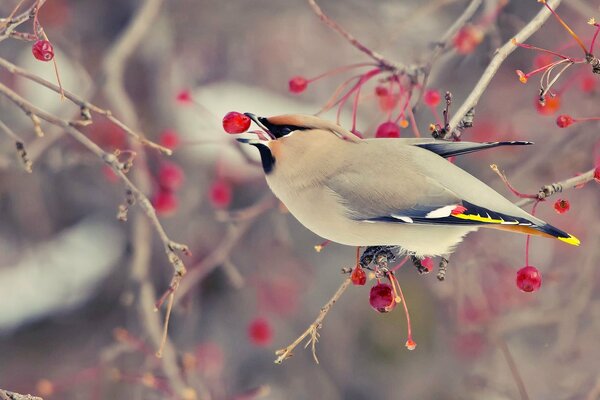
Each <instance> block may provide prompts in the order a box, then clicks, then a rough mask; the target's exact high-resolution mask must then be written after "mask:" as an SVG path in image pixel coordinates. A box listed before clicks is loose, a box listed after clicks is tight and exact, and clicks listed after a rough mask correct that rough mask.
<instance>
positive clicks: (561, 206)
mask: <svg viewBox="0 0 600 400" xmlns="http://www.w3.org/2000/svg"><path fill="white" fill-rule="evenodd" d="M570 208H571V204H569V201H568V200H563V199H558V200H556V203H554V210H555V211H556V212H557V213H559V214H564V213H566V212H567V211H569V209H570Z"/></svg>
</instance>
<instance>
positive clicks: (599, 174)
mask: <svg viewBox="0 0 600 400" xmlns="http://www.w3.org/2000/svg"><path fill="white" fill-rule="evenodd" d="M594 179H595V180H596V182H598V183H600V167H596V169H594Z"/></svg>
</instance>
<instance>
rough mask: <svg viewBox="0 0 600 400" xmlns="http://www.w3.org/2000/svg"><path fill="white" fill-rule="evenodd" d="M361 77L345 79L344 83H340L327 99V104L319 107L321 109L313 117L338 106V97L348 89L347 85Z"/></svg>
mask: <svg viewBox="0 0 600 400" xmlns="http://www.w3.org/2000/svg"><path fill="white" fill-rule="evenodd" d="M360 77H361V75H355V76H353V77H351V78H348V79H346V80H345V81H344V82H342V83H341V84H340V85H339V86H338V87H337V88H336V89H335V91H334V92H333V94H332V95H331V96H330V97H329V99H328V100H327V102H326V103H325V105H324V106H323V107H321V109H320V110H319V111H318V112H317V113H316V114H315V115H320V114H323V113H324V112H327V111H329V110H331V109H332V108H333V107H335V106H336V105H338V104H339V103H340V101H342V97H340V98H339V99H338V96H339V95H340V94H341V93H342V92H343V91H344V90H346V88H347V87H348V85H350V83H351V82H352V81H353V80H356V79H360Z"/></svg>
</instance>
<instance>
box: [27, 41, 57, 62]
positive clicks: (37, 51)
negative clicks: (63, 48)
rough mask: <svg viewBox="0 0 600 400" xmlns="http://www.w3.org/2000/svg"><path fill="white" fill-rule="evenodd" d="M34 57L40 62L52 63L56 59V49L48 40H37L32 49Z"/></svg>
mask: <svg viewBox="0 0 600 400" xmlns="http://www.w3.org/2000/svg"><path fill="white" fill-rule="evenodd" d="M31 52H32V53H33V56H34V57H35V58H36V59H38V60H40V61H46V62H47V61H51V60H52V59H53V58H54V48H53V47H52V43H50V42H49V41H47V40H36V41H35V43H33V46H32V47H31Z"/></svg>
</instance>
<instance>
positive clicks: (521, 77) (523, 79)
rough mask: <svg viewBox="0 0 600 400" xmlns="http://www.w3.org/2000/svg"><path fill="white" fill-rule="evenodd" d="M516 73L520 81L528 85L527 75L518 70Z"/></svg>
mask: <svg viewBox="0 0 600 400" xmlns="http://www.w3.org/2000/svg"><path fill="white" fill-rule="evenodd" d="M515 72H516V73H517V76H518V77H519V81H520V82H521V83H527V75H525V73H524V72H523V71H521V70H520V69H518V70H516V71H515Z"/></svg>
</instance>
